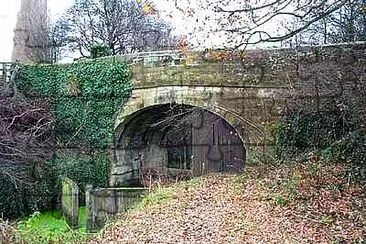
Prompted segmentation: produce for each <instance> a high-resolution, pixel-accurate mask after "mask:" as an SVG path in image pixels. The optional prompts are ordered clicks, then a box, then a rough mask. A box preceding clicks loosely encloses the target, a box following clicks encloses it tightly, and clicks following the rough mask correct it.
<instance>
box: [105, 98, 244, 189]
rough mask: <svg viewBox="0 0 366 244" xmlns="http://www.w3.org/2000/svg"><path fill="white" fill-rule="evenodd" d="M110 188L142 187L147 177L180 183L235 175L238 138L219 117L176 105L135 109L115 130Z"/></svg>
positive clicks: (239, 162) (240, 150)
mask: <svg viewBox="0 0 366 244" xmlns="http://www.w3.org/2000/svg"><path fill="white" fill-rule="evenodd" d="M114 157H115V159H114V161H115V162H114V164H113V166H112V169H111V177H110V185H111V186H135V185H144V184H145V183H146V180H150V181H151V179H152V178H162V177H163V178H164V179H166V178H169V179H175V180H176V179H185V178H189V177H192V176H199V175H203V174H206V173H209V172H228V171H234V172H236V171H241V170H243V168H244V164H245V158H246V150H245V148H244V144H243V140H242V138H241V137H240V135H239V134H238V132H237V131H236V129H235V128H234V127H233V126H232V125H230V124H229V123H228V122H227V121H226V120H225V119H224V118H222V117H221V116H219V115H217V114H215V113H213V112H211V111H209V110H207V109H204V108H201V107H196V106H191V105H182V104H162V105H153V106H149V107H145V108H143V109H140V110H138V111H136V112H134V113H132V114H130V115H128V116H127V117H126V118H124V120H123V122H122V123H121V124H120V125H119V126H118V127H117V138H116V149H115V153H114Z"/></svg>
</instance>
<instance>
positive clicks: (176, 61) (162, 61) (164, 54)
mask: <svg viewBox="0 0 366 244" xmlns="http://www.w3.org/2000/svg"><path fill="white" fill-rule="evenodd" d="M122 57H123V58H124V59H126V61H128V62H129V63H131V64H140V65H143V66H151V67H156V66H174V65H180V64H181V63H182V61H183V60H184V58H183V55H182V52H181V51H180V50H166V51H151V52H139V53H133V54H125V55H122Z"/></svg>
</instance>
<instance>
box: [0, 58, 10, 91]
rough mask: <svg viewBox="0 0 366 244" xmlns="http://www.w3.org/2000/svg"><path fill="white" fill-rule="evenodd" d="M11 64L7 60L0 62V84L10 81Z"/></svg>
mask: <svg viewBox="0 0 366 244" xmlns="http://www.w3.org/2000/svg"><path fill="white" fill-rule="evenodd" d="M11 65H12V63H9V62H0V85H1V84H5V83H8V82H9V81H10V76H11V74H10V73H11V72H10V71H11Z"/></svg>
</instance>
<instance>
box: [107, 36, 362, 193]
mask: <svg viewBox="0 0 366 244" xmlns="http://www.w3.org/2000/svg"><path fill="white" fill-rule="evenodd" d="M364 50H365V44H364V43H356V44H341V45H333V46H332V45H330V46H319V47H302V48H299V49H272V50H254V51H249V52H247V53H244V54H240V55H239V54H238V53H235V52H223V51H212V52H209V51H207V52H201V53H199V52H192V53H181V52H179V51H163V52H154V53H140V54H134V55H128V56H125V57H124V58H126V59H127V61H128V62H130V63H131V65H132V68H133V85H134V90H133V92H132V95H131V97H130V99H129V100H128V101H127V103H126V104H125V105H124V107H123V108H122V109H121V111H120V112H119V115H118V119H117V123H116V150H115V153H114V157H115V160H114V161H115V164H114V165H113V167H112V170H111V179H110V184H111V186H118V185H125V184H136V183H137V184H138V182H141V179H142V180H146V177H145V175H144V173H145V172H150V173H151V171H152V170H155V171H154V172H155V173H156V169H159V170H158V171H159V172H160V173H161V172H163V175H164V174H168V175H173V176H176V177H179V176H181V175H182V174H183V175H186V174H193V175H201V174H204V173H207V172H211V171H228V170H234V171H236V170H242V169H243V167H244V165H245V162H247V161H250V160H251V159H253V158H254V157H255V156H256V155H257V154H258V151H260V152H261V153H262V156H263V155H265V153H263V152H265V151H266V150H267V149H268V148H269V147H268V146H269V145H270V140H269V139H270V131H271V127H272V126H273V125H274V123H275V122H276V121H278V119H279V118H280V117H281V115H282V114H283V113H284V112H285V110H286V108H288V107H291V106H293V105H294V104H295V103H296V101H298V100H304V99H305V100H306V101H307V102H308V103H309V104H314V106H315V104H316V103H319V101H320V100H323V99H331V98H334V97H335V96H337V94H340V92H344V91H345V90H347V91H348V90H352V89H354V88H355V87H354V86H355V84H356V83H355V80H358V81H359V80H361V81H362V79H363V77H364V67H365V51H364Z"/></svg>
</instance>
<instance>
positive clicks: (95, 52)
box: [90, 43, 112, 58]
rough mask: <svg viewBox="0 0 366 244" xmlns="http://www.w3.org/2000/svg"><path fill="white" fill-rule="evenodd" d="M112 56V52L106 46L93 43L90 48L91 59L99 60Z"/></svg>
mask: <svg viewBox="0 0 366 244" xmlns="http://www.w3.org/2000/svg"><path fill="white" fill-rule="evenodd" d="M110 55H112V50H111V48H110V47H109V46H108V45H105V44H99V43H95V44H93V45H91V47H90V56H91V58H100V57H105V56H110Z"/></svg>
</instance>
